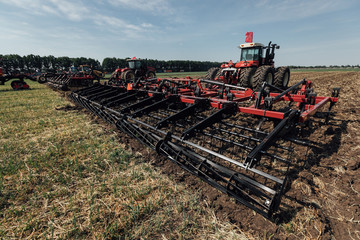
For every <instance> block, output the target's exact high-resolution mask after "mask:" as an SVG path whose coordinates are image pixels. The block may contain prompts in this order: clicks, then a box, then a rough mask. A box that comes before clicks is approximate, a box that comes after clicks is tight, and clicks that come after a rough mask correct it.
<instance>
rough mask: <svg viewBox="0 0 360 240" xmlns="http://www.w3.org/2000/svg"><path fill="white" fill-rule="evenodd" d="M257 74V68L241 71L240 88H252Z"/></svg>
mask: <svg viewBox="0 0 360 240" xmlns="http://www.w3.org/2000/svg"><path fill="white" fill-rule="evenodd" d="M255 72H256V68H254V67H252V68H244V69H241V71H240V76H239V83H238V86H240V87H244V88H247V87H250V86H251V85H252V84H253V82H254V75H255Z"/></svg>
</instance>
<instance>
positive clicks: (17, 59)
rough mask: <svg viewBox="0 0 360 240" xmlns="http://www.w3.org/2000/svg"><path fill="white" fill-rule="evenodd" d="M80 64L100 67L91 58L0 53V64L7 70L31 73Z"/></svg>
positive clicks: (96, 61) (95, 67) (65, 68)
mask: <svg viewBox="0 0 360 240" xmlns="http://www.w3.org/2000/svg"><path fill="white" fill-rule="evenodd" d="M82 64H88V65H91V66H93V68H94V69H101V68H102V67H101V64H100V62H99V61H98V60H96V59H93V58H84V57H79V58H70V57H54V56H52V55H49V56H39V55H33V54H29V55H26V56H20V55H17V54H8V55H1V54H0V66H1V67H3V68H4V69H5V70H6V71H8V72H24V73H33V72H39V71H56V70H67V69H68V68H69V67H71V66H76V67H78V66H79V65H82Z"/></svg>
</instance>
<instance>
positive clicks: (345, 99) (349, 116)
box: [119, 71, 360, 239]
mask: <svg viewBox="0 0 360 240" xmlns="http://www.w3.org/2000/svg"><path fill="white" fill-rule="evenodd" d="M303 78H306V79H307V80H310V81H312V82H313V83H314V90H315V92H317V93H318V96H330V95H331V91H332V88H333V87H340V88H341V92H340V100H339V102H338V103H337V104H336V105H335V106H334V108H333V109H332V112H333V114H332V115H331V118H330V122H329V124H327V125H326V124H324V119H323V118H314V121H313V122H312V124H311V126H310V127H309V128H308V129H306V130H305V131H304V133H303V135H304V136H305V137H304V138H305V139H309V140H310V141H312V147H303V148H301V149H300V150H299V151H302V153H301V154H300V155H301V158H300V159H293V165H292V170H291V174H290V176H289V178H290V184H289V186H288V188H287V191H286V193H285V196H284V197H283V199H282V200H283V201H282V202H283V206H282V211H280V212H279V213H278V214H277V215H275V216H274V219H272V220H269V219H266V218H264V217H262V216H261V215H259V214H257V213H255V212H254V211H252V210H250V209H249V208H247V207H245V206H243V205H241V204H239V203H236V202H235V201H234V200H233V199H231V198H230V197H228V196H226V195H224V194H221V193H220V192H218V191H217V190H216V189H214V188H212V187H210V186H209V185H207V184H206V183H204V182H202V181H201V180H199V179H197V178H196V177H193V176H192V175H191V174H189V173H187V172H185V171H183V170H182V169H181V168H179V167H177V166H176V165H174V164H173V163H171V162H170V161H168V160H167V159H165V158H163V157H160V156H157V155H156V154H154V153H149V151H146V150H144V148H143V146H142V145H141V144H139V143H138V142H137V141H136V140H134V139H130V138H129V137H127V136H126V135H124V134H122V133H119V134H120V137H121V139H122V141H123V142H125V143H128V144H129V145H130V146H131V147H132V148H133V150H135V151H138V152H141V153H142V154H143V155H144V158H145V159H147V160H150V161H151V162H152V163H153V164H154V165H155V166H156V167H158V168H159V169H160V170H161V171H163V173H164V174H167V175H169V176H172V178H173V179H174V181H177V182H181V183H183V184H185V185H186V186H187V187H189V188H190V189H193V190H194V191H199V192H201V194H202V197H203V202H204V204H205V202H206V203H207V205H208V206H210V207H211V208H213V209H214V210H215V212H216V214H217V217H218V218H220V219H223V220H224V221H230V222H231V223H234V224H236V225H237V226H239V228H240V229H241V230H243V231H244V232H246V234H247V235H248V237H249V238H250V239H252V238H254V239H360V178H359V176H360V175H359V174H360V157H359V156H360V135H359V134H358V132H359V130H360V123H359V120H360V117H359V116H360V106H359V100H358V97H359V89H360V72H340V71H339V72H301V73H300V72H298V73H292V74H291V82H290V84H294V83H296V82H298V81H300V80H302V79H303ZM323 110H324V112H326V109H323Z"/></svg>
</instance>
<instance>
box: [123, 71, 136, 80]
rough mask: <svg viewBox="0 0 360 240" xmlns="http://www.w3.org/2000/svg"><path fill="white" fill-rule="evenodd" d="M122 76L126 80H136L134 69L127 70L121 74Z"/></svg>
mask: <svg viewBox="0 0 360 240" xmlns="http://www.w3.org/2000/svg"><path fill="white" fill-rule="evenodd" d="M121 78H122V79H124V80H125V82H127V83H128V82H133V81H135V73H134V71H133V70H128V71H125V72H123V73H122V74H121Z"/></svg>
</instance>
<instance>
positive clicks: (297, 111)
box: [70, 79, 339, 217]
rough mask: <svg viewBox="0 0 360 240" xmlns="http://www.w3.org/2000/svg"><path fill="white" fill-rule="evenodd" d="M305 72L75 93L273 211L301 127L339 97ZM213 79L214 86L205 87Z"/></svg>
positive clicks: (261, 209) (216, 182)
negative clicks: (326, 93) (279, 78)
mask: <svg viewBox="0 0 360 240" xmlns="http://www.w3.org/2000/svg"><path fill="white" fill-rule="evenodd" d="M311 85H312V84H311V82H310V81H307V80H303V81H300V82H298V83H297V84H295V85H293V86H291V87H290V88H287V89H286V90H282V89H280V88H278V87H276V86H273V85H270V84H268V83H266V82H265V83H263V84H262V86H261V88H260V90H259V91H257V92H254V91H252V90H251V89H248V88H243V87H239V86H236V85H231V84H224V83H221V82H217V81H212V80H206V79H198V80H193V79H149V80H138V81H136V82H133V83H129V84H127V85H126V86H119V87H113V86H105V85H100V84H96V85H94V86H91V87H88V88H85V89H82V90H78V91H75V92H73V93H72V94H71V95H70V98H71V99H72V100H73V101H74V102H75V103H77V104H79V105H81V106H83V107H85V108H87V109H88V110H89V111H91V112H93V113H94V114H96V115H97V116H99V117H100V118H102V119H104V120H105V121H107V122H109V123H111V124H114V125H115V126H116V127H117V128H118V129H119V130H121V131H123V132H125V133H127V134H128V135H129V136H131V137H133V138H136V139H138V140H139V141H140V142H142V143H143V144H145V145H146V146H148V147H150V148H152V149H154V150H155V151H156V152H157V153H159V154H161V155H164V156H166V157H167V158H168V159H169V160H171V161H173V162H174V163H176V164H177V165H179V166H180V167H182V168H183V169H185V170H187V171H189V172H190V173H192V174H194V175H196V176H198V177H199V178H201V179H202V180H204V181H205V182H207V183H209V184H210V185H212V186H213V187H215V188H217V189H218V190H220V191H222V192H224V193H226V194H228V195H230V196H231V197H233V198H235V199H236V200H238V201H239V202H241V203H242V204H244V205H246V206H248V207H250V208H252V209H254V210H255V211H257V212H258V213H260V214H262V215H264V216H266V217H270V216H271V215H272V214H273V213H275V212H277V211H278V210H279V208H280V207H281V198H282V196H283V195H284V192H285V187H286V185H287V179H288V174H289V169H291V166H292V160H293V159H294V158H296V156H295V155H296V154H298V153H297V152H296V151H294V149H295V148H296V146H297V145H307V144H308V143H307V142H306V141H304V140H300V139H298V138H297V136H298V135H299V131H298V130H299V128H300V127H301V126H302V125H306V123H307V122H308V121H309V118H310V116H312V115H314V114H315V113H316V112H317V111H319V110H320V109H321V108H323V107H324V106H325V105H327V106H328V111H327V114H326V119H325V122H327V121H328V120H329V116H330V110H331V109H332V107H333V106H334V104H335V103H336V102H337V100H338V95H339V89H338V88H335V89H333V93H332V96H331V97H320V96H317V95H316V93H315V92H314V91H313V89H312V88H311ZM204 86H207V87H204Z"/></svg>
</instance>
